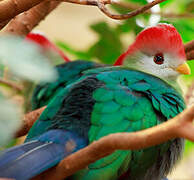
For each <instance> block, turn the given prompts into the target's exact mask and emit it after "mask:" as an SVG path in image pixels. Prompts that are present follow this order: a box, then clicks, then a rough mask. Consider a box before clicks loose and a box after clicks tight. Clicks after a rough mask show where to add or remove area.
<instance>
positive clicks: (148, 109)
mask: <svg viewBox="0 0 194 180" xmlns="http://www.w3.org/2000/svg"><path fill="white" fill-rule="evenodd" d="M90 78H94V79H96V81H97V82H98V87H97V88H95V89H94V90H92V92H91V94H92V96H91V97H88V99H89V98H90V99H92V102H93V106H92V110H91V112H89V116H87V117H85V121H86V120H87V121H88V123H89V124H88V125H87V126H88V127H87V128H86V129H85V130H84V131H85V132H87V139H88V141H89V143H91V142H92V141H94V140H98V139H100V138H101V137H103V136H106V135H108V134H110V133H116V132H135V131H139V130H142V129H146V128H149V127H152V126H155V125H157V124H160V123H162V122H164V121H166V120H167V119H170V118H173V117H174V116H176V115H177V114H178V113H180V112H181V111H183V109H184V108H185V104H184V100H183V98H182V96H181V95H180V94H179V93H178V92H177V91H176V90H175V89H174V88H173V87H172V86H171V85H169V84H168V83H167V82H165V81H163V80H161V79H159V78H157V77H154V76H152V75H149V74H146V73H143V72H140V71H136V70H133V69H127V68H120V67H116V68H114V67H107V68H97V69H94V70H89V71H86V72H85V73H84V75H83V76H82V77H81V78H80V79H77V80H76V81H75V82H74V83H72V84H69V85H68V86H67V87H66V88H64V89H62V90H61V91H60V92H59V93H57V95H56V96H55V97H54V98H53V99H52V101H51V102H50V103H49V104H48V107H47V109H46V110H45V111H44V112H43V114H42V115H41V117H40V119H39V120H38V121H37V122H36V123H35V125H34V126H33V128H32V129H31V130H30V132H29V135H28V139H30V138H33V137H35V136H37V135H39V134H42V133H43V132H45V131H47V130H48V129H49V128H50V129H52V128H64V129H67V130H71V131H75V129H76V128H78V129H82V126H81V125H80V127H78V126H79V124H78V123H80V121H82V120H80V119H77V121H72V123H71V124H70V123H69V121H70V120H71V117H69V116H68V117H69V118H70V119H68V120H66V114H65V113H63V114H62V113H60V112H62V109H63V112H66V111H65V110H64V108H65V107H64V103H65V102H68V101H67V100H66V99H68V97H69V98H75V99H76V97H75V96H73V95H72V94H71V93H72V92H74V89H75V88H76V87H77V86H79V85H80V88H79V89H81V88H83V86H84V88H85V87H87V86H89V85H88V84H86V83H85V82H86V81H87V80H88V79H90ZM82 84H83V86H82ZM99 84H100V85H99ZM81 90H82V89H81ZM81 90H80V92H82V91H81ZM89 92H90V90H89V91H88V94H90V93H89ZM83 98H85V96H84V97H83ZM86 99H87V98H86ZM77 103H79V102H75V104H77ZM65 105H66V107H69V106H70V105H68V104H65ZM78 105H79V104H78ZM81 106H82V104H81V103H80V108H81ZM83 110H84V109H83ZM85 111H87V110H85ZM59 114H60V118H61V119H60V120H59V123H56V122H53V121H54V120H55V121H56V120H57V117H59ZM62 116H64V117H62ZM53 119H54V120H53ZM85 121H84V122H85ZM54 124H55V126H54ZM56 124H57V125H56ZM78 131H79V130H78ZM80 131H81V130H80ZM78 133H79V132H78ZM80 134H81V132H80ZM179 141H181V140H177V139H175V140H172V141H169V142H167V143H165V144H162V145H158V146H154V147H150V148H147V149H142V150H139V151H130V150H129V151H121V150H118V151H115V152H114V153H113V154H111V155H109V156H107V157H105V158H102V159H100V160H98V161H96V162H95V163H92V164H90V165H89V166H88V168H86V169H84V170H81V171H79V172H78V173H76V174H75V175H73V176H71V177H70V179H79V180H99V179H103V180H113V179H118V178H119V177H121V176H122V178H123V179H130V180H142V179H145V180H147V179H150V180H159V179H161V178H163V177H165V176H166V174H167V173H168V172H169V171H170V169H171V168H172V165H173V164H174V163H175V161H176V159H178V156H179V155H180V153H181V145H180V147H179V146H178V145H177V144H181V142H179ZM172 143H174V146H177V147H176V150H175V151H176V152H171V150H172V146H173V145H172ZM173 153H174V154H173ZM168 156H169V157H168ZM123 174H124V175H123Z"/></svg>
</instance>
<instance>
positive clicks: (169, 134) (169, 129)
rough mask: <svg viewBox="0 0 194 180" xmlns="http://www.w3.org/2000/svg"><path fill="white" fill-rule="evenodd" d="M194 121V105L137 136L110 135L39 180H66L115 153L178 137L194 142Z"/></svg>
mask: <svg viewBox="0 0 194 180" xmlns="http://www.w3.org/2000/svg"><path fill="white" fill-rule="evenodd" d="M193 119H194V106H191V107H190V108H188V109H187V110H185V111H184V112H182V113H181V114H179V115H178V116H176V117H175V118H173V119H171V120H169V121H167V122H165V123H162V124H160V125H158V126H155V127H152V128H149V129H146V130H142V131H138V132H133V133H115V134H110V135H108V136H105V137H103V138H101V139H100V140H98V141H94V142H93V143H91V144H90V145H88V146H87V147H85V148H83V149H81V150H79V151H77V152H75V153H74V154H72V155H70V156H68V157H67V158H65V159H64V160H62V161H61V162H60V163H59V164H58V165H57V167H55V168H52V169H50V170H49V171H47V172H45V173H42V174H41V175H39V176H38V177H37V178H35V179H45V180H53V179H55V180H62V179H64V178H66V177H67V176H70V175H71V174H73V173H75V172H77V171H78V170H80V169H83V168H85V167H87V166H88V165H89V164H91V163H93V162H95V161H97V160H98V159H101V158H103V157H105V156H108V155H110V154H112V153H113V152H114V151H115V150H129V149H130V150H138V149H142V148H148V147H150V146H154V145H158V144H161V143H164V142H165V141H168V140H170V139H173V138H177V137H183V138H186V139H188V140H190V141H194V133H193V132H194V125H193V123H192V122H193Z"/></svg>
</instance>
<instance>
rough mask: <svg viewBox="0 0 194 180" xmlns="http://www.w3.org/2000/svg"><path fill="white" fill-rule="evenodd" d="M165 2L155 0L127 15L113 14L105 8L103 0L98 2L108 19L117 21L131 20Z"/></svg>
mask: <svg viewBox="0 0 194 180" xmlns="http://www.w3.org/2000/svg"><path fill="white" fill-rule="evenodd" d="M164 1H166V0H155V1H152V2H151V3H148V4H146V5H145V6H142V7H140V8H139V9H136V10H134V11H131V12H129V13H127V14H111V13H110V12H109V11H108V9H107V8H106V7H105V4H104V2H103V0H97V2H98V8H99V9H100V10H101V11H102V12H103V13H104V14H106V15H107V16H108V17H110V18H112V19H117V20H123V19H129V18H131V17H134V16H137V15H138V14H141V13H143V12H145V11H147V10H148V9H150V8H152V7H153V6H155V5H156V4H159V3H161V2H164Z"/></svg>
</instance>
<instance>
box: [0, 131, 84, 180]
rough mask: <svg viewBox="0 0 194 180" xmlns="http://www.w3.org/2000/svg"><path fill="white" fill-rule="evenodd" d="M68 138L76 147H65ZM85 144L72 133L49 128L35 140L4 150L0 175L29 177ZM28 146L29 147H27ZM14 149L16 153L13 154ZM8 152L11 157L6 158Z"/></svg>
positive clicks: (25, 178) (17, 177)
mask: <svg viewBox="0 0 194 180" xmlns="http://www.w3.org/2000/svg"><path fill="white" fill-rule="evenodd" d="M59 137H60V139H59ZM70 140H71V141H74V143H75V145H76V147H75V148H73V149H70V150H69V149H67V148H66V143H67V142H68V141H70ZM85 145H86V141H85V140H83V139H82V138H79V137H78V136H76V135H75V134H74V133H71V132H68V131H63V130H50V131H48V132H47V133H45V134H43V135H42V136H40V137H38V138H37V140H35V141H32V142H29V143H25V144H23V145H20V146H18V147H15V148H12V149H10V150H7V151H6V152H4V153H3V154H2V155H1V156H0V160H1V161H2V162H1V164H2V165H1V166H0V177H7V178H14V179H16V180H27V179H30V178H32V177H34V176H36V175H38V174H40V173H41V172H43V171H45V170H47V169H49V168H51V167H53V166H55V165H56V164H57V163H59V162H60V161H61V160H62V159H63V158H64V157H66V156H68V155H69V154H71V153H73V152H74V151H76V150H78V149H80V148H82V147H84V146H85ZM30 147H31V149H29V148H30ZM24 149H25V150H24ZM14 151H15V152H16V154H14ZM22 152H23V153H22ZM4 154H5V156H4ZM10 154H11V158H9V160H7V159H6V158H7V157H8V156H9V155H10ZM14 157H15V158H14Z"/></svg>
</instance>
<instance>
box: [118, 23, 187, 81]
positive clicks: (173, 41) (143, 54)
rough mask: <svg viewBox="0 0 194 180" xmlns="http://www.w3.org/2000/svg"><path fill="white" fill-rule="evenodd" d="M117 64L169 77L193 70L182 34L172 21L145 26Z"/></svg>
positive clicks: (164, 77)
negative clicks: (186, 53)
mask: <svg viewBox="0 0 194 180" xmlns="http://www.w3.org/2000/svg"><path fill="white" fill-rule="evenodd" d="M114 65H116V66H117V65H125V66H128V67H134V68H137V69H139V70H141V71H145V72H147V73H150V74H153V75H155V76H158V77H160V78H162V79H166V80H168V79H169V80H170V79H176V78H177V77H178V75H180V74H190V68H189V66H188V65H187V64H186V55H185V50H184V45H183V42H182V39H181V36H180V34H179V33H178V32H177V30H176V29H175V28H174V26H172V25H169V24H158V25H157V26H153V27H149V28H146V29H144V30H143V31H142V32H140V33H139V35H138V36H137V37H136V40H135V42H134V43H133V44H132V45H131V46H129V48H128V50H127V51H126V52H125V53H123V54H122V55H121V56H120V57H119V58H118V59H117V61H116V62H115V64H114Z"/></svg>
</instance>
